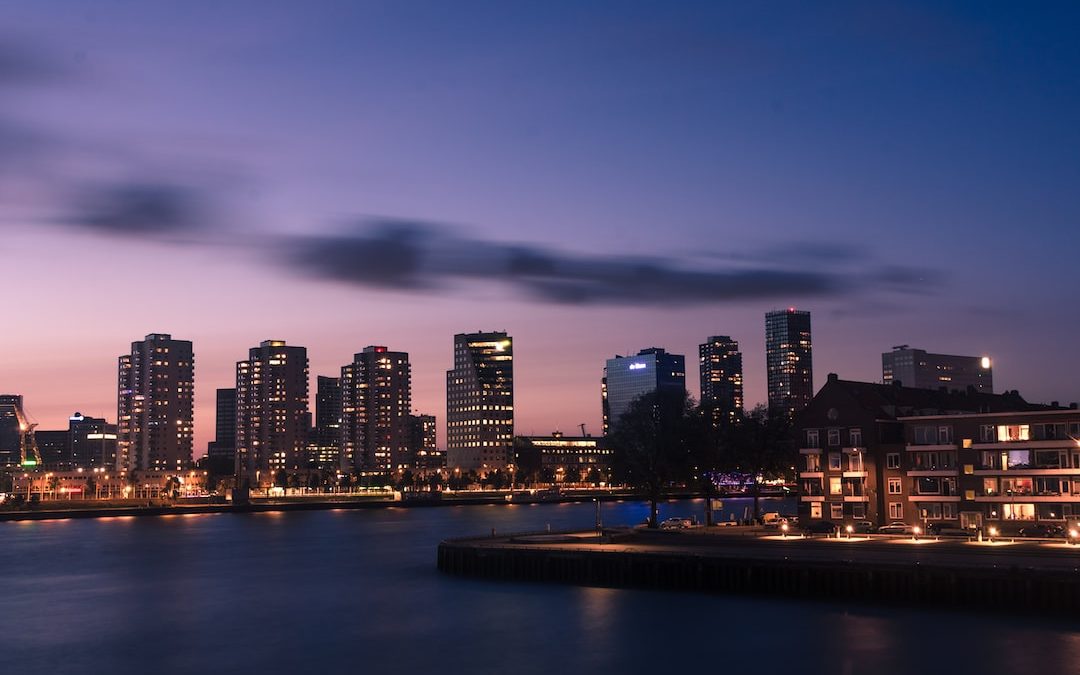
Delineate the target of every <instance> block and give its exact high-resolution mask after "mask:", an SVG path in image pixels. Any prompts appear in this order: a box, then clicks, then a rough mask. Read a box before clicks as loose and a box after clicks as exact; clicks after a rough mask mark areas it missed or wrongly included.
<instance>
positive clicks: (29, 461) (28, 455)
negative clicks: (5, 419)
mask: <svg viewBox="0 0 1080 675" xmlns="http://www.w3.org/2000/svg"><path fill="white" fill-rule="evenodd" d="M5 398H6V399H7V400H5V401H4V403H5V404H7V405H10V406H11V407H12V408H13V409H14V410H15V421H16V422H17V423H18V425H19V464H21V465H22V466H25V467H32V466H40V465H41V451H40V450H38V445H37V439H36V438H35V437H34V429H35V428H36V427H37V423H36V422H33V423H31V422H30V421H29V420H27V419H26V413H25V412H23V409H22V396H13V397H5Z"/></svg>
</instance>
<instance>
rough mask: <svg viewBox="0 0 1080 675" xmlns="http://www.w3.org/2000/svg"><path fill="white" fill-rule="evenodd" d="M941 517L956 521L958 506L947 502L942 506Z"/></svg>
mask: <svg viewBox="0 0 1080 675" xmlns="http://www.w3.org/2000/svg"><path fill="white" fill-rule="evenodd" d="M941 517H942V518H943V519H945V520H956V518H957V516H956V504H955V503H953V502H945V503H944V504H942V505H941Z"/></svg>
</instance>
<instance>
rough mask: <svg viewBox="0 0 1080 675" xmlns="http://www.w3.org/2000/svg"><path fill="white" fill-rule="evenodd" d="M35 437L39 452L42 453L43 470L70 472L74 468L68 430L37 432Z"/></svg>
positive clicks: (43, 430) (42, 430)
mask: <svg viewBox="0 0 1080 675" xmlns="http://www.w3.org/2000/svg"><path fill="white" fill-rule="evenodd" d="M34 436H35V438H36V440H37V446H38V452H40V453H41V468H43V469H46V470H49V471H69V470H71V469H72V468H73V467H72V464H71V446H70V444H69V442H68V438H69V434H68V431H67V429H62V430H52V429H41V430H35V432H34Z"/></svg>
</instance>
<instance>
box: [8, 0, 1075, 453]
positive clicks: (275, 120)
mask: <svg viewBox="0 0 1080 675" xmlns="http://www.w3.org/2000/svg"><path fill="white" fill-rule="evenodd" d="M1078 20H1080V6H1077V5H1076V4H1075V3H1051V2H1046V3H1037V4H1030V3H1014V2H1000V3H999V2H970V3H957V2H925V3H919V2H903V3H900V2H897V3H892V2H880V3H879V2H850V3H848V2H818V3H796V2H791V3H787V2H776V3H741V2H731V3H726V2H671V3H657V2H631V1H619V2H584V1H582V2H565V3H564V2H551V3H531V2H530V3H526V2H468V1H462V2H454V3H446V2H420V1H417V2H359V1H357V2H330V1H328V0H309V1H307V2H304V3H296V2H272V1H266V0H259V1H242V0H237V1H234V2H229V3H220V2H197V1H194V2H185V3H166V2H153V1H138V2H136V1H129V0H97V1H95V2H93V3H87V2H83V1H81V0H80V1H70V2H69V1H64V0H45V1H31V0H26V1H20V0H9V1H7V2H4V3H2V4H0V261H2V265H3V279H4V280H5V282H6V290H7V293H6V298H7V310H8V311H7V317H8V318H7V320H5V321H3V322H2V323H0V390H2V392H3V393H21V394H23V395H24V396H25V405H26V409H27V412H28V414H29V415H30V416H31V417H32V418H33V419H36V420H37V421H38V422H39V423H40V428H45V429H47V428H63V427H65V426H66V418H67V416H68V415H70V414H71V413H72V412H74V411H76V410H78V411H80V412H83V413H85V414H91V415H98V416H105V417H107V418H109V419H110V420H114V419H115V416H116V367H117V365H116V358H117V357H118V356H119V355H120V354H122V353H125V352H126V351H128V349H129V346H130V343H131V342H132V341H135V340H139V339H141V338H142V337H143V336H144V335H146V334H148V333H152V332H160V333H170V334H172V335H173V336H174V337H175V338H178V339H189V340H192V341H193V342H194V348H195V359H196V424H195V426H196V433H195V436H196V446H195V455H196V457H197V456H200V455H201V454H203V453H204V452H205V448H206V442H207V441H209V440H211V439H212V437H213V421H214V420H213V417H214V415H213V401H214V390H215V389H216V388H218V387H227V386H231V385H232V384H233V378H234V373H235V370H234V368H235V362H236V361H238V360H241V359H243V358H245V357H246V354H247V350H248V349H249V348H251V347H254V346H256V345H258V343H259V342H260V341H262V340H265V339H282V340H286V341H288V342H289V343H290V344H298V345H303V346H306V347H307V348H308V354H309V358H310V362H311V373H312V377H313V378H314V377H315V376H316V375H335V374H337V373H338V371H339V370H340V367H341V366H342V365H343V364H345V363H347V362H349V361H351V357H352V354H353V353H355V352H359V351H361V350H362V349H363V348H364V347H365V346H368V345H387V346H389V347H390V348H391V349H394V350H402V351H407V352H409V353H410V355H411V363H412V368H413V401H414V407H415V408H416V410H417V411H419V412H425V413H432V414H435V415H437V416H438V417H439V418H440V425H441V424H442V423H443V420H444V418H445V391H444V389H445V371H446V369H447V368H449V367H450V366H451V357H452V344H453V335H454V334H455V333H460V332H471V331H478V330H506V331H509V332H510V334H511V335H512V336H513V337H514V342H515V345H514V347H515V399H516V400H515V404H516V406H515V407H516V429H515V430H516V431H517V432H518V433H525V434H534V433H535V434H542V433H548V432H550V431H553V430H556V429H558V430H564V431H568V432H571V431H574V430H575V429H576V428H577V426H578V424H581V423H584V424H586V427H587V429H588V430H590V431H591V432H593V433H598V432H599V430H600V415H601V413H600V376H601V370H602V368H603V364H604V360H605V359H607V358H610V357H612V356H613V355H615V354H627V353H635V352H636V351H638V350H639V349H642V348H645V347H651V346H660V347H664V348H666V349H668V350H669V351H671V352H675V353H681V354H686V355H687V357H688V373H687V375H688V377H687V382H688V387H689V388H690V390H691V391H692V392H697V390H698V389H697V388H698V377H697V372H696V354H697V345H698V344H700V343H701V342H704V340H705V338H706V337H707V336H710V335H730V336H732V337H733V338H735V339H736V340H738V341H739V342H740V345H741V349H742V351H743V357H744V371H745V377H744V379H745V382H746V398H747V401H748V402H749V403H751V404H752V403H756V402H760V401H764V399H765V357H764V313H765V312H766V311H769V310H772V309H776V308H783V307H788V306H797V307H799V308H800V309H808V310H810V311H811V313H812V316H813V339H814V371H815V377H814V380H815V386H818V387H819V386H821V385H822V384H824V382H825V376H826V374H827V373H830V372H835V373H838V374H840V375H841V376H842V377H845V378H849V379H860V380H868V381H875V380H880V378H881V360H880V359H881V357H880V355H881V353H882V352H883V351H888V350H889V349H890V348H891V346H893V345H898V344H910V345H912V346H914V347H919V348H923V349H927V350H930V351H935V352H943V353H959V354H972V355H984V354H987V355H990V356H991V357H992V358H993V359H994V371H995V372H994V381H995V387H996V389H997V390H999V391H1001V390H1004V389H1019V390H1020V392H1021V393H1022V394H1023V395H1024V396H1025V397H1027V398H1028V399H1029V400H1032V401H1051V400H1057V401H1061V402H1068V401H1076V400H1078V399H1080V386H1078V385H1077V384H1076V382H1075V379H1076V378H1075V376H1076V374H1077V372H1078V370H1080V350H1078V349H1077V347H1076V343H1077V341H1076V335H1077V334H1078V333H1080V312H1078V311H1077V300H1076V289H1077V287H1078V283H1077V280H1076V279H1077V275H1076V273H1075V271H1074V268H1075V267H1076V262H1077V257H1078V255H1080V228H1078V227H1077V225H1080V222H1078V221H1080V191H1078V190H1077V189H1076V186H1077V184H1078V179H1080V153H1078V150H1080V125H1078V124H1077V123H1076V120H1078V119H1080V78H1077V77H1076V73H1077V72H1080V21H1078ZM442 442H443V435H442V434H441V433H440V443H442Z"/></svg>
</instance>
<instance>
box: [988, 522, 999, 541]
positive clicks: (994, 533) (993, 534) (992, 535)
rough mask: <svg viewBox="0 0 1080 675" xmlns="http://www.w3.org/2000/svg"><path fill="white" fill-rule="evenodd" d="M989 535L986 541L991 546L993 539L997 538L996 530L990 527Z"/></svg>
mask: <svg viewBox="0 0 1080 675" xmlns="http://www.w3.org/2000/svg"><path fill="white" fill-rule="evenodd" d="M989 534H990V538H989V539H987V541H989V542H990V543H991V544H993V543H994V537H996V536H998V529H997V528H996V527H992V526H991V528H990V530H989Z"/></svg>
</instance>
